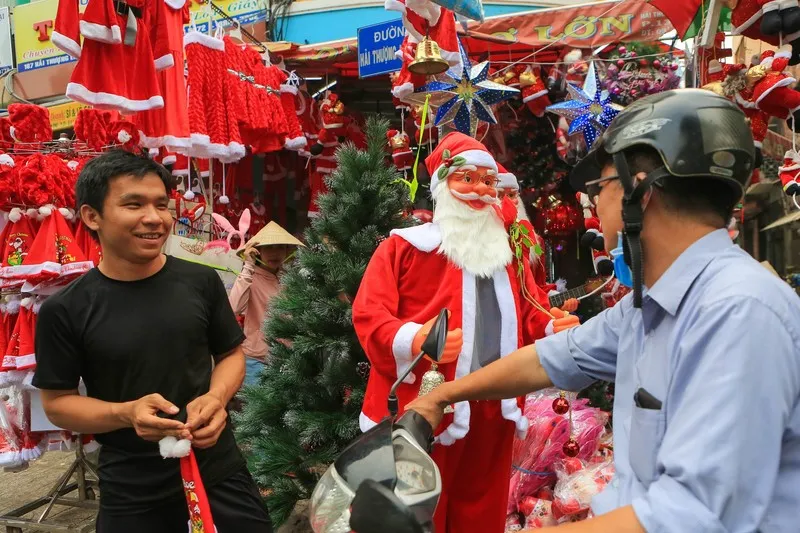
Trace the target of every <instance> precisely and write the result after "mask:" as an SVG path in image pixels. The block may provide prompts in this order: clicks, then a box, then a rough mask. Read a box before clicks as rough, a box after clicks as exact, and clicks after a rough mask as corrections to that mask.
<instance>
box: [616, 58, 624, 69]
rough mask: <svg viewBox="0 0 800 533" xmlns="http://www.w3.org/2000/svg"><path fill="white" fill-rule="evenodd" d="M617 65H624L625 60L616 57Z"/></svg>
mask: <svg viewBox="0 0 800 533" xmlns="http://www.w3.org/2000/svg"><path fill="white" fill-rule="evenodd" d="M617 66H618V67H619V68H622V67H624V66H625V60H624V59H617Z"/></svg>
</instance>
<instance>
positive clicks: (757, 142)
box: [753, 140, 761, 148]
mask: <svg viewBox="0 0 800 533" xmlns="http://www.w3.org/2000/svg"><path fill="white" fill-rule="evenodd" d="M753 146H755V147H756V148H761V141H756V140H754V141H753Z"/></svg>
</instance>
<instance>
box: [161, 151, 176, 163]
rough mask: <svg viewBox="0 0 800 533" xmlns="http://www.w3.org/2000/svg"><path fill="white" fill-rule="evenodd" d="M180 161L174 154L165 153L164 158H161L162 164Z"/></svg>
mask: <svg viewBox="0 0 800 533" xmlns="http://www.w3.org/2000/svg"><path fill="white" fill-rule="evenodd" d="M177 161H178V156H176V155H174V154H172V155H165V156H164V159H162V160H161V164H162V165H174V164H175V162H177Z"/></svg>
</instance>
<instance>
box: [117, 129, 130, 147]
mask: <svg viewBox="0 0 800 533" xmlns="http://www.w3.org/2000/svg"><path fill="white" fill-rule="evenodd" d="M131 139H132V137H131V134H130V133H128V132H127V131H126V130H119V133H117V140H118V141H119V142H121V143H122V144H125V143H126V142H128V141H130V140H131Z"/></svg>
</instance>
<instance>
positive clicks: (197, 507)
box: [180, 450, 217, 533]
mask: <svg viewBox="0 0 800 533" xmlns="http://www.w3.org/2000/svg"><path fill="white" fill-rule="evenodd" d="M180 461H181V478H183V491H184V494H185V495H186V505H187V506H188V508H189V531H191V532H192V533H216V531H217V529H216V527H214V519H213V518H212V516H211V505H209V503H208V496H207V495H206V489H205V486H204V485H203V479H202V478H201V477H200V468H199V467H198V466H197V458H196V457H195V455H194V450H191V451H190V452H189V455H187V456H186V457H181V460H180Z"/></svg>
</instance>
